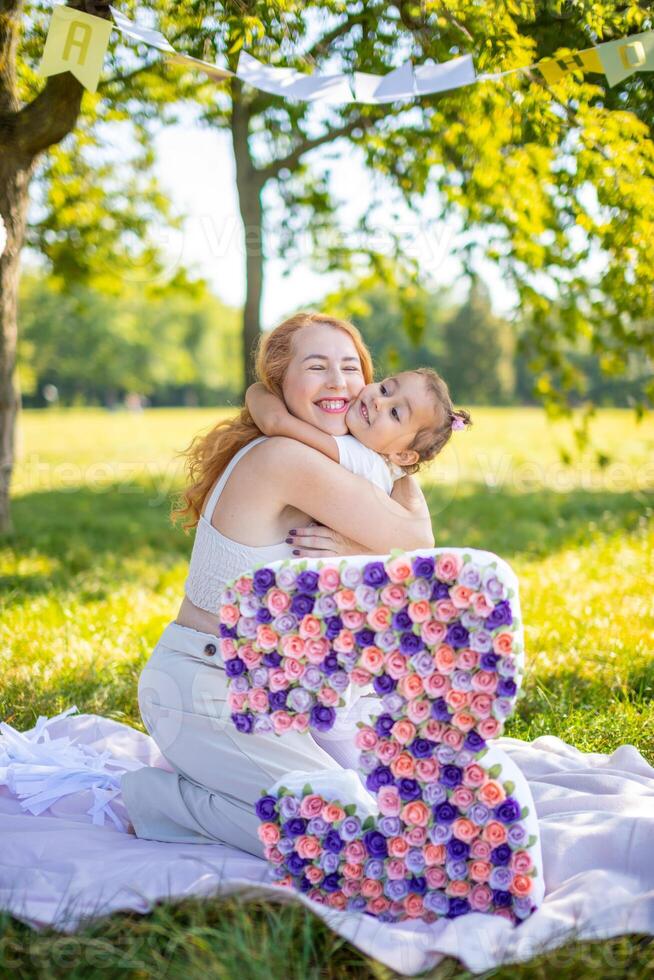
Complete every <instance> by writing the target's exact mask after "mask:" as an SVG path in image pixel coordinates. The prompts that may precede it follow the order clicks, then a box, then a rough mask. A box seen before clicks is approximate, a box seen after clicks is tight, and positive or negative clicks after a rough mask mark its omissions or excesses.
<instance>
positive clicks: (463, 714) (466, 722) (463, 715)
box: [452, 711, 477, 732]
mask: <svg viewBox="0 0 654 980" xmlns="http://www.w3.org/2000/svg"><path fill="white" fill-rule="evenodd" d="M452 724H453V725H456V727H457V728H458V729H460V731H462V732H469V731H470V730H471V729H472V728H474V727H475V725H476V724H477V719H476V718H475V716H474V715H471V714H470V712H469V711H457V712H456V714H455V715H454V717H453V718H452Z"/></svg>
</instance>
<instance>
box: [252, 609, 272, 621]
mask: <svg viewBox="0 0 654 980" xmlns="http://www.w3.org/2000/svg"><path fill="white" fill-rule="evenodd" d="M272 618H273V617H272V613H271V612H270V610H269V609H265V608H264V607H263V606H262V607H261V609H257V612H256V615H255V619H256V621H257V623H272Z"/></svg>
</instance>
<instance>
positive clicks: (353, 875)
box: [343, 862, 363, 880]
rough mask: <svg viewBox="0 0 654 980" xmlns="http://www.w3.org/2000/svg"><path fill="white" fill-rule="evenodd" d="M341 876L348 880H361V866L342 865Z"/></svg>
mask: <svg viewBox="0 0 654 980" xmlns="http://www.w3.org/2000/svg"><path fill="white" fill-rule="evenodd" d="M343 875H344V876H345V877H346V878H349V879H350V880H354V879H357V878H363V865H362V864H350V863H349V862H348V863H347V864H345V865H343Z"/></svg>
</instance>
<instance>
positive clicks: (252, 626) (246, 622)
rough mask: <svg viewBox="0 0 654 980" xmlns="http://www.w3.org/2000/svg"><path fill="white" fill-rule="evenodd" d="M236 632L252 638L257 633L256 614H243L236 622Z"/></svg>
mask: <svg viewBox="0 0 654 980" xmlns="http://www.w3.org/2000/svg"><path fill="white" fill-rule="evenodd" d="M236 634H237V636H244V637H246V638H247V639H248V640H252V639H253V638H254V637H255V636H256V635H257V621H256V619H255V618H254V616H241V618H240V619H239V621H238V623H237V624H236Z"/></svg>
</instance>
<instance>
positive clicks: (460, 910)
mask: <svg viewBox="0 0 654 980" xmlns="http://www.w3.org/2000/svg"><path fill="white" fill-rule="evenodd" d="M468 912H470V902H469V901H468V899H467V898H451V899H450V907H449V910H448V911H447V913H446V918H448V919H456V918H457V916H459V915H467V914H468Z"/></svg>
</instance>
